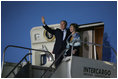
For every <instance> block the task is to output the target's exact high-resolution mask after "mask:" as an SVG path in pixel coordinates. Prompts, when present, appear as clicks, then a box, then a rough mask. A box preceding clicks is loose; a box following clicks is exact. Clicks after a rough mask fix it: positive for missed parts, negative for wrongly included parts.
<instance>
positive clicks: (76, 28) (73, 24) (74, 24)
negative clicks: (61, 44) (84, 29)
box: [70, 23, 78, 32]
mask: <svg viewBox="0 0 118 79" xmlns="http://www.w3.org/2000/svg"><path fill="white" fill-rule="evenodd" d="M70 26H73V27H74V28H75V31H76V32H77V31H78V24H76V23H72V24H70Z"/></svg>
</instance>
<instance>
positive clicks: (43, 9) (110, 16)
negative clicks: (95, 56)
mask: <svg viewBox="0 0 118 79" xmlns="http://www.w3.org/2000/svg"><path fill="white" fill-rule="evenodd" d="M41 16H44V17H45V19H46V23H47V24H57V23H59V22H60V21H61V20H67V22H68V26H69V24H70V23H73V22H74V23H78V24H87V23H93V22H98V21H102V22H104V23H105V26H104V33H107V35H108V39H107V41H108V42H109V44H110V46H112V47H113V48H115V50H117V2H112V1H109V2H107V1H100V2H97V1H95V2H93V1H90V2H88V1H87V2H86V1H68V2H65V1H50V2H49V1H44V2H43V1H33V2H25V1H24V2H21V1H14V2H13V1H9V2H7V1H2V2H1V52H2V53H3V49H4V48H5V46H7V45H18V46H24V47H29V48H30V47H31V40H30V30H31V29H32V28H33V27H35V26H41V25H42V23H41ZM26 53H28V51H24V50H21V49H13V48H9V49H8V51H7V52H6V60H7V61H9V62H18V61H19V60H20V59H21V58H22V56H24V55H25V54H26ZM112 62H116V59H115V58H114V55H113V56H112Z"/></svg>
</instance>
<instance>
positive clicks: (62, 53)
mask: <svg viewBox="0 0 118 79" xmlns="http://www.w3.org/2000/svg"><path fill="white" fill-rule="evenodd" d="M75 42H80V43H85V44H91V45H95V46H99V47H100V46H103V47H105V48H111V49H112V50H113V51H114V53H115V55H116V57H117V52H116V51H115V49H114V48H113V47H111V46H105V45H103V44H96V43H92V42H85V41H82V40H75V41H74V42H73V43H75ZM73 45H74V44H73ZM66 50H67V48H66V49H65V50H63V51H62V52H61V54H60V55H59V56H58V57H57V59H56V60H55V61H53V63H52V64H51V65H50V66H49V68H48V69H47V70H46V71H45V72H44V73H43V74H42V76H41V78H43V77H44V76H45V74H46V73H47V71H48V70H50V69H51V68H52V66H53V65H54V64H55V63H56V62H57V61H58V60H59V58H60V57H61V56H63V55H64V54H65V51H66Z"/></svg>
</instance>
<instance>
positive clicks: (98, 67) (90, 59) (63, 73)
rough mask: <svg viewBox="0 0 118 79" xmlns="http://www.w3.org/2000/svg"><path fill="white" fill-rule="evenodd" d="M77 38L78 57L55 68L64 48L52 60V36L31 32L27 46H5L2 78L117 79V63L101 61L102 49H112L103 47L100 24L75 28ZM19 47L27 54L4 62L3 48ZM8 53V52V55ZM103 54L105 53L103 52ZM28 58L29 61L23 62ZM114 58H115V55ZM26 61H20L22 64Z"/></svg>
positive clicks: (102, 31) (46, 33)
mask: <svg viewBox="0 0 118 79" xmlns="http://www.w3.org/2000/svg"><path fill="white" fill-rule="evenodd" d="M59 26H60V25H59V24H53V25H49V27H51V28H52V29H56V28H59ZM78 28H79V29H80V30H79V32H80V35H81V41H76V42H81V48H80V56H72V55H71V56H69V57H64V59H63V60H62V62H61V64H60V65H59V66H58V68H55V66H54V64H55V62H56V61H57V60H58V59H59V58H60V57H61V56H62V55H64V52H65V51H66V50H67V49H65V50H64V51H63V52H61V54H60V56H59V57H58V58H57V59H56V60H55V56H54V55H53V54H52V53H51V52H52V50H53V45H54V42H55V36H54V35H51V34H50V33H49V32H47V31H46V30H45V29H44V28H43V27H42V26H40V27H34V28H32V29H31V32H30V35H31V46H32V48H26V47H22V46H15V45H8V46H6V48H5V49H4V52H3V58H2V69H1V77H2V78H117V64H115V63H112V62H108V61H103V60H102V54H103V52H106V51H103V50H104V49H106V50H107V49H110V50H112V51H113V53H115V55H116V51H115V50H114V48H112V47H110V46H105V45H104V44H103V34H104V23H103V22H96V23H89V24H82V25H79V27H78ZM73 46H74V43H73ZM11 47H12V48H14V49H15V48H19V49H24V50H29V52H28V53H27V54H26V55H25V56H24V57H23V58H22V59H21V60H20V61H19V62H18V63H13V62H6V61H5V55H6V53H5V52H6V50H7V48H9V49H10V48H11ZM9 53H10V52H9ZM106 53H107V52H106ZM27 57H29V59H27ZM116 59H117V55H116ZM24 60H25V61H26V62H23V61H24Z"/></svg>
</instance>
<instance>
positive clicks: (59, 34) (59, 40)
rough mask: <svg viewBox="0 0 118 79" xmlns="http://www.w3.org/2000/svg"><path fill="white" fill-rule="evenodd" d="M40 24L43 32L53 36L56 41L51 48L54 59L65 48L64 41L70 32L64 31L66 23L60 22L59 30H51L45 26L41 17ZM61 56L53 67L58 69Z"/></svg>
mask: <svg viewBox="0 0 118 79" xmlns="http://www.w3.org/2000/svg"><path fill="white" fill-rule="evenodd" d="M42 23H43V27H44V29H45V30H47V31H48V32H49V33H51V34H52V35H55V37H56V41H55V44H54V48H53V53H54V54H55V59H57V57H58V56H59V55H60V54H61V52H62V51H63V50H64V49H65V48H66V39H67V37H68V36H69V35H70V31H69V30H68V29H66V26H67V22H66V21H65V20H62V21H61V22H60V29H55V30H54V29H51V28H50V27H48V26H47V24H46V22H45V19H44V17H42ZM62 59H63V56H62V57H60V59H59V60H58V61H57V62H56V63H55V66H56V67H58V65H59V64H60V62H61V60H62Z"/></svg>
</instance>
